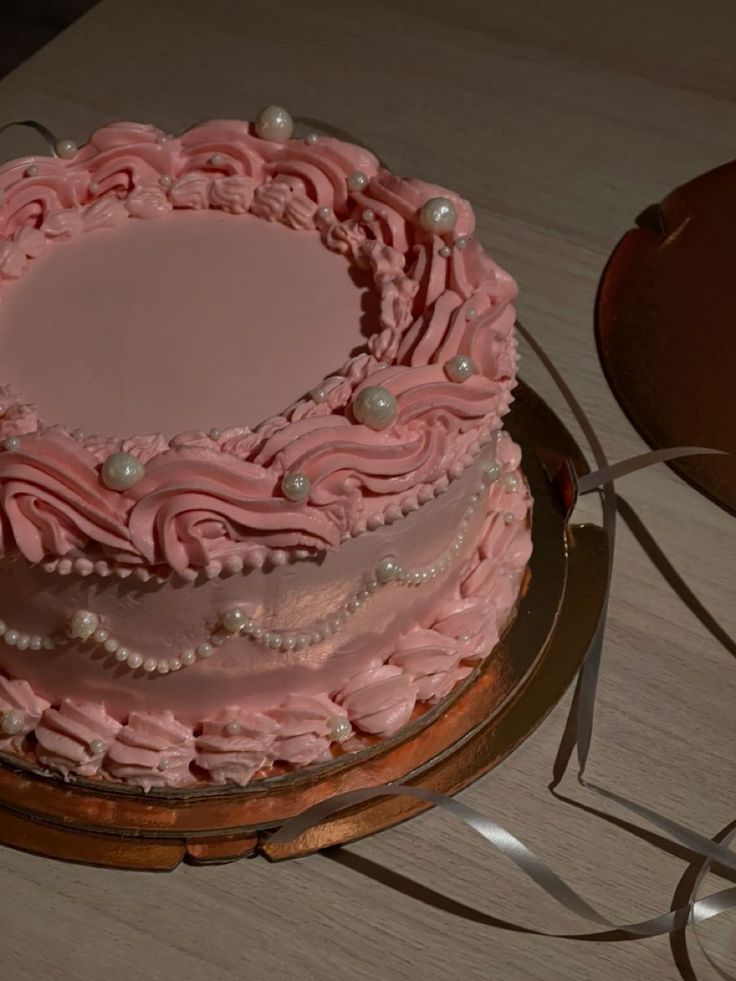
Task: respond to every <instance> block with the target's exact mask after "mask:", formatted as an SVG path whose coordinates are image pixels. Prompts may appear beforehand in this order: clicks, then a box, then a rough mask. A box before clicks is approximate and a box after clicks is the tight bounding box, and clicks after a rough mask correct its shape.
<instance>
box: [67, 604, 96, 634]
mask: <svg viewBox="0 0 736 981" xmlns="http://www.w3.org/2000/svg"><path fill="white" fill-rule="evenodd" d="M99 624H100V618H99V617H98V616H97V614H96V613H91V612H90V611H89V610H77V612H76V613H74V614H73V615H72V616H71V617H70V619H69V623H68V625H67V633H68V634H69V636H70V637H72V638H74V639H76V640H81V641H86V640H89V639H90V637H91V636H92V635H93V634H94V632H95V630H97V628H98V626H99Z"/></svg>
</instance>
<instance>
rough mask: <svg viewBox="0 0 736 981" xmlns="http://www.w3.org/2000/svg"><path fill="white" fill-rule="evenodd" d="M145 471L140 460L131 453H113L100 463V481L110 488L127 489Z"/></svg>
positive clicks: (136, 481)
mask: <svg viewBox="0 0 736 981" xmlns="http://www.w3.org/2000/svg"><path fill="white" fill-rule="evenodd" d="M145 472H146V471H145V467H144V466H143V464H142V463H141V461H140V460H138V459H137V458H136V457H134V456H133V455H132V454H131V453H113V454H111V455H110V456H109V457H108V458H107V459H106V460H105V462H104V463H103V464H102V472H101V476H102V483H103V484H104V485H105V486H106V487H109V488H110V490H116V491H124V490H129V489H130V488H131V487H135V485H136V484H137V483H138V481H139V480H140V479H141V477H142V476H143V475H144V473H145Z"/></svg>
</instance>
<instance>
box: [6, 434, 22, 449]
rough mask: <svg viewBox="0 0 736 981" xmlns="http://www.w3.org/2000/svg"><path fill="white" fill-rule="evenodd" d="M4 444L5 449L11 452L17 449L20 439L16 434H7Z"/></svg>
mask: <svg viewBox="0 0 736 981" xmlns="http://www.w3.org/2000/svg"><path fill="white" fill-rule="evenodd" d="M4 445H5V449H6V450H10V451H11V452H12V451H13V450H17V449H18V447H19V446H20V439H19V437H18V436H8V438H7V439H6V440H5V444H4Z"/></svg>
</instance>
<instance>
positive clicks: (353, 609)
mask: <svg viewBox="0 0 736 981" xmlns="http://www.w3.org/2000/svg"><path fill="white" fill-rule="evenodd" d="M362 605H363V602H362V600H360V599H359V598H358V597H357V596H353V598H352V599H351V600H348V604H347V607H348V611H349V612H350V613H357V612H358V610H359V609H360V608H361V606H362Z"/></svg>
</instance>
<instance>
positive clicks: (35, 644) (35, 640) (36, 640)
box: [29, 634, 43, 651]
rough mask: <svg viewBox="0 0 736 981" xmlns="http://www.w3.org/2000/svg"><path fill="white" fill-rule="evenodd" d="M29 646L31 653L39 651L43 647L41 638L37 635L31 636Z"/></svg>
mask: <svg viewBox="0 0 736 981" xmlns="http://www.w3.org/2000/svg"><path fill="white" fill-rule="evenodd" d="M29 646H30V648H31V650H32V651H40V650H41V648H42V647H43V637H40V636H39V635H38V634H33V636H32V637H31V643H30V645H29Z"/></svg>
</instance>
